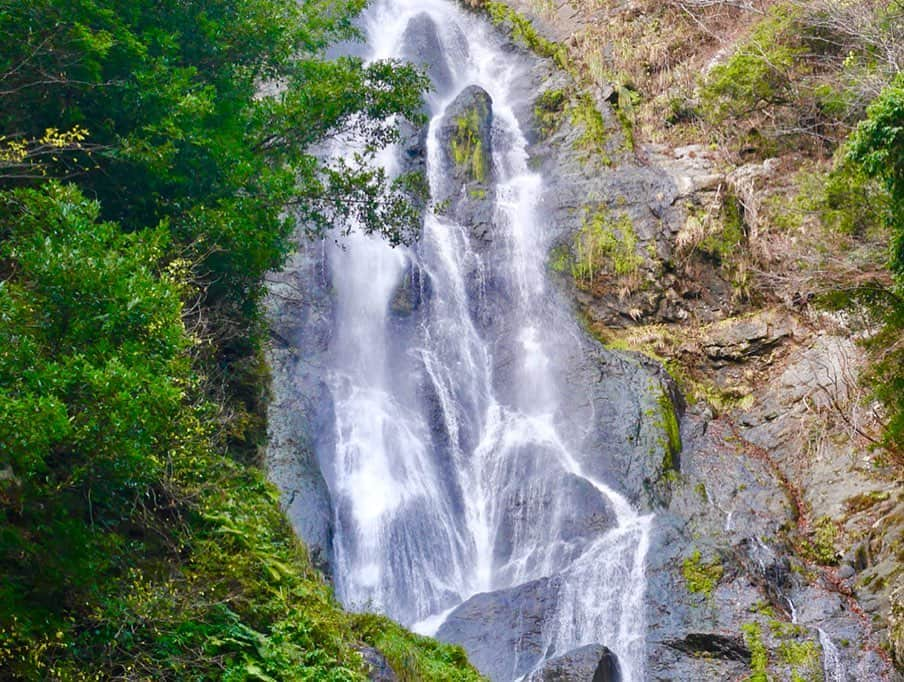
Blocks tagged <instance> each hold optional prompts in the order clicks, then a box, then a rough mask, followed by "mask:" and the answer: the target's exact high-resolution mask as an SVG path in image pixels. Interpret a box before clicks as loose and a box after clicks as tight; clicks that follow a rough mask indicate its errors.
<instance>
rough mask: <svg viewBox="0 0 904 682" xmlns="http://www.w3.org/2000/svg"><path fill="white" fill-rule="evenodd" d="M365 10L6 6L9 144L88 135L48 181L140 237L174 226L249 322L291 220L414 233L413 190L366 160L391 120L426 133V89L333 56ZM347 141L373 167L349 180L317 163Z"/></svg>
mask: <svg viewBox="0 0 904 682" xmlns="http://www.w3.org/2000/svg"><path fill="white" fill-rule="evenodd" d="M362 7H363V2H362V1H361V0H343V1H341V2H326V1H325V0H306V1H303V2H290V1H288V0H220V1H218V2H213V1H208V2H191V3H186V2H180V1H177V0H165V1H164V2H150V1H148V0H140V1H138V2H130V3H128V4H127V5H123V3H121V2H116V1H115V0H75V1H68V0H35V1H34V2H28V3H22V2H18V0H16V1H15V2H11V1H10V0H2V4H0V38H2V40H0V91H2V93H3V95H4V97H3V98H0V131H2V132H3V133H5V134H6V136H7V139H8V140H13V141H19V142H20V143H21V142H22V141H34V140H39V139H40V138H41V137H42V136H44V135H45V133H46V131H47V130H48V129H56V130H59V131H64V133H65V132H68V131H72V130H87V131H88V141H85V143H84V144H72V145H69V146H67V148H66V149H63V150H59V151H61V153H57V154H53V155H50V156H48V155H46V154H45V155H42V156H40V157H35V159H34V160H35V161H36V163H40V165H41V170H42V172H44V173H47V174H49V175H51V176H57V177H71V178H74V179H75V180H76V181H77V182H78V183H79V185H81V186H82V187H83V189H84V190H85V191H86V192H87V193H88V194H89V195H90V196H93V197H96V198H98V199H99V200H100V202H101V206H102V211H103V215H104V217H106V218H110V219H114V220H118V221H121V222H122V223H123V224H124V225H128V226H129V228H130V229H141V228H153V227H156V226H157V225H158V224H160V223H161V221H165V223H166V224H167V225H168V226H169V229H170V230H171V231H172V233H173V235H174V236H175V240H174V242H173V245H174V248H180V249H186V248H187V249H188V251H187V255H188V257H190V258H192V259H193V260H195V261H198V266H197V268H196V273H197V274H199V275H201V276H202V277H203V279H204V280H205V281H206V282H207V284H208V287H207V289H206V290H205V291H206V294H207V295H208V296H209V297H210V298H211V300H213V301H220V300H225V301H227V303H228V304H229V305H235V306H237V307H238V308H239V309H240V310H243V311H244V312H246V313H247V311H248V306H249V305H251V306H253V303H254V300H255V297H256V295H257V294H259V281H260V276H261V275H262V274H263V273H264V272H266V271H267V270H268V269H272V268H274V267H277V266H278V265H279V264H280V263H281V261H282V259H283V258H284V256H285V254H286V252H287V251H288V248H289V246H288V239H289V237H290V234H291V231H292V229H293V227H294V222H293V221H292V220H291V219H289V218H288V217H287V216H286V215H285V213H284V209H285V208H286V206H287V205H292V206H293V207H294V208H295V209H296V211H297V213H298V215H299V216H300V218H301V219H302V221H303V224H304V225H305V227H306V228H307V229H308V231H309V233H312V234H317V235H319V234H323V233H324V232H325V231H326V230H328V229H330V228H333V227H342V228H346V229H349V228H351V227H358V228H360V229H363V230H365V231H372V232H378V233H383V234H385V235H387V236H388V237H389V238H390V239H392V240H393V241H406V240H408V239H410V238H411V236H412V235H413V234H414V232H415V231H416V228H417V214H416V212H415V211H413V210H412V209H411V207H410V205H409V204H408V202H407V201H405V193H404V192H403V191H402V189H403V187H401V186H400V185H398V184H396V185H394V184H393V183H392V182H391V181H390V180H389V179H388V178H387V177H386V176H385V174H383V173H382V172H380V171H379V170H377V169H375V168H374V167H373V164H372V161H373V157H374V153H375V152H376V151H377V150H378V149H379V148H381V147H383V146H385V145H386V144H387V143H389V142H391V141H392V140H393V139H395V136H396V128H395V125H394V122H393V117H394V116H395V115H401V116H408V117H412V118H414V117H417V116H418V113H417V112H418V109H419V106H420V103H421V93H422V91H423V90H424V88H425V87H426V80H425V79H424V77H423V76H422V75H421V74H420V73H419V72H417V71H415V70H414V69H412V68H410V67H405V66H401V65H399V64H390V63H383V62H378V63H375V64H370V65H364V64H362V63H361V61H360V60H356V59H351V58H341V59H335V60H327V59H325V58H324V57H323V51H324V49H325V48H326V47H327V46H328V45H329V44H331V43H333V42H335V41H336V40H342V39H349V38H352V37H354V29H353V28H352V24H351V21H352V18H353V17H354V16H355V14H357V12H358V11H359V10H360V9H361V8H362ZM337 136H348V137H354V138H357V139H359V140H362V141H363V142H364V150H365V151H363V152H362V153H361V154H360V155H359V156H358V157H356V158H355V159H354V160H353V161H350V162H346V163H339V164H337V163H329V162H326V161H324V160H322V158H321V157H320V156H319V155H317V154H315V153H314V150H315V147H317V146H318V145H321V144H322V143H323V142H324V140H326V139H330V138H335V137H337ZM89 142H90V145H91V147H90V148H88V147H86V145H87V144H88V143H89ZM89 152H90V153H89ZM31 171H33V169H31ZM24 174H25V175H35V173H34V172H27V173H24ZM13 175H15V174H13ZM0 179H2V178H0ZM15 181H16V178H15V177H12V178H7V182H6V185H7V186H9V185H10V184H15ZM182 255H186V253H183V254H182Z"/></svg>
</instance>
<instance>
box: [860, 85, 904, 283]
mask: <svg viewBox="0 0 904 682" xmlns="http://www.w3.org/2000/svg"><path fill="white" fill-rule="evenodd" d="M848 157H849V158H850V160H851V161H853V162H854V163H856V164H858V165H859V166H860V167H861V168H862V169H863V172H864V173H865V174H866V175H867V176H869V177H873V178H878V179H879V180H880V181H881V182H882V183H883V184H884V185H885V188H886V189H887V190H888V194H889V197H890V200H891V206H890V211H889V222H890V226H891V228H892V243H891V258H890V265H891V270H892V272H893V273H894V274H895V276H896V277H897V278H898V283H899V285H900V286H902V287H904V74H898V76H897V78H896V79H895V80H894V82H892V84H891V85H889V87H888V88H886V89H885V90H884V91H883V92H882V94H881V95H880V96H879V97H878V98H877V99H876V101H875V102H873V103H872V104H871V105H870V107H869V109H867V117H866V120H864V121H862V122H861V123H860V124H859V125H858V126H857V129H856V130H855V131H854V133H853V134H852V135H851V139H850V141H849V143H848Z"/></svg>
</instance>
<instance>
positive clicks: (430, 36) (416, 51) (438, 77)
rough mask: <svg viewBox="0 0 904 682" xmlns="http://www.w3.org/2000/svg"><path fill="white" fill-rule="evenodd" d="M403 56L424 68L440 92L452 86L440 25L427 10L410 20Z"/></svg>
mask: <svg viewBox="0 0 904 682" xmlns="http://www.w3.org/2000/svg"><path fill="white" fill-rule="evenodd" d="M401 53H402V56H403V57H404V58H405V59H406V60H407V61H409V62H411V63H413V64H415V65H417V66H420V67H422V68H424V69H425V70H426V72H427V75H428V76H429V77H430V80H431V81H432V82H433V86H434V88H435V89H436V91H437V92H438V93H439V94H444V93H445V92H448V90H449V88H451V87H452V72H451V70H450V69H449V64H448V62H447V61H446V56H445V52H444V51H443V44H442V41H441V40H440V37H439V27H438V26H437V25H436V22H435V21H434V20H433V19H432V18H431V17H430V15H429V14H427V13H426V12H421V13H420V14H417V15H415V16H414V17H412V18H411V19H410V20H409V21H408V26H406V27H405V31H404V33H402V49H401Z"/></svg>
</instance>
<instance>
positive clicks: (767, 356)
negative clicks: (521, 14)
mask: <svg viewBox="0 0 904 682" xmlns="http://www.w3.org/2000/svg"><path fill="white" fill-rule="evenodd" d="M510 4H512V5H513V6H515V7H517V8H519V9H522V10H525V9H529V8H527V6H526V5H525V6H524V7H519V3H518V2H517V1H514V2H512V3H510ZM563 7H564V6H563ZM563 7H562V8H559V10H558V11H557V13H554V14H552V15H551V14H545V15H544V16H543V17H542V18H538V19H539V20H538V22H537V26H538V27H539V28H540V30H541V31H543V30H546V31H547V33H546V35H547V37H549V38H552V39H563V38H567V36H568V34H569V26H570V25H571V23H573V22H575V21H576V19H575V13H574V12H566V11H565V10H564V9H563ZM430 21H431V20H430V18H429V17H427V16H426V15H425V16H424V17H422V18H421V22H422V23H429V22H430ZM432 33H435V27H433V28H432V29H431V27H430V26H422V27H421V28H420V29H418V30H413V32H412V34H411V36H409V39H408V48H407V50H408V53H409V54H410V56H411V58H412V59H413V60H414V61H416V62H417V63H420V64H423V65H427V66H429V67H430V70H431V74H432V75H433V78H434V81H435V82H436V83H437V85H438V88H439V89H440V90H441V89H442V88H443V87H444V86H443V83H446V82H447V81H448V67H447V66H443V63H442V62H441V61H440V60H438V59H437V55H436V54H435V53H436V51H437V46H436V45H435V44H433V43H431V40H430V37H429V36H430V35H431V34H432ZM512 49H516V48H514V47H513V48H512ZM525 58H529V57H528V56H527V55H525ZM533 63H534V64H535V67H534V71H533V74H532V78H533V80H534V84H535V87H534V91H535V92H537V93H538V97H537V99H536V101H535V102H534V103H533V104H532V105H531V106H528V107H526V108H525V109H524V110H523V111H521V112H520V115H521V117H522V118H523V119H524V121H525V123H529V124H530V126H531V129H532V130H531V135H532V144H531V147H530V153H531V157H532V163H533V164H534V166H535V167H537V168H539V169H541V171H542V172H543V173H544V176H545V177H546V178H547V179H548V180H550V182H549V183H548V184H547V186H546V188H545V194H544V197H543V204H544V206H545V211H546V213H547V219H548V224H549V229H550V231H552V232H553V233H554V235H555V240H554V241H555V243H556V245H557V246H556V247H555V248H554V249H553V251H552V252H551V254H550V262H549V275H550V277H551V278H553V280H554V281H555V282H556V291H555V292H554V293H553V294H552V295H554V296H556V297H558V301H559V302H560V305H561V308H562V310H563V314H572V313H574V314H578V315H580V316H582V317H583V318H584V319H585V321H586V326H587V329H588V333H587V334H586V335H585V336H584V337H583V338H581V339H580V341H579V343H577V344H576V346H575V348H574V349H572V350H571V351H570V352H573V353H574V355H575V357H574V358H572V359H571V360H570V361H569V363H566V364H568V365H569V366H572V367H574V368H575V370H574V372H575V376H573V377H570V381H571V383H572V385H574V386H577V387H580V390H575V391H574V392H573V393H572V394H571V395H567V396H565V397H564V405H563V408H562V411H563V412H564V413H565V414H567V415H569V417H568V419H570V422H571V424H572V426H573V430H574V432H576V433H582V434H584V435H583V436H582V438H583V442H584V446H585V447H588V448H592V449H593V450H594V451H595V452H598V453H599V459H598V462H599V464H598V466H599V471H598V472H595V473H598V474H599V475H600V476H601V477H602V478H604V479H605V480H609V481H616V482H617V487H618V488H619V492H622V493H623V494H624V495H625V496H626V497H627V498H628V499H630V500H631V502H632V503H633V504H635V505H637V506H639V507H641V508H643V509H646V510H648V511H650V512H652V513H654V514H655V515H656V516H655V521H654V532H653V539H652V547H651V549H650V551H649V554H648V557H649V560H648V569H647V575H648V586H647V624H648V636H647V648H648V661H647V667H646V677H647V678H648V679H650V680H663V681H665V680H721V679H737V678H743V677H745V676H749V675H754V676H757V675H759V676H760V677H754V678H753V679H767V678H766V677H765V675H771V676H772V677H774V678H776V679H788V680H791V679H807V680H809V679H814V680H816V679H825V680H831V681H832V682H838V681H842V680H881V679H899V677H896V673H895V672H894V670H893V668H892V665H891V662H890V657H889V655H888V654H887V653H886V650H885V649H884V648H883V642H884V641H885V640H886V638H887V636H888V630H887V627H888V623H889V622H891V623H892V625H894V623H896V622H897V621H895V620H894V618H895V615H894V614H892V604H893V603H894V600H893V599H891V594H892V592H893V591H894V590H895V589H896V585H897V584H898V583H896V581H899V580H900V577H899V563H900V562H899V560H898V558H897V553H898V552H899V551H900V542H901V540H900V528H901V527H902V525H904V507H902V502H901V500H900V498H899V493H898V491H897V489H896V486H895V482H894V480H893V479H890V478H889V477H888V476H887V473H886V472H885V471H883V469H882V468H881V466H879V465H878V463H879V460H877V458H876V457H875V454H874V453H873V452H871V451H870V450H869V449H868V448H867V447H866V445H865V443H864V441H863V439H862V437H861V436H860V433H859V429H858V425H859V424H860V423H861V420H863V419H865V418H866V417H865V416H864V414H863V413H862V410H864V409H865V408H862V407H861V406H860V405H861V404H860V402H858V401H859V399H860V397H861V395H860V389H859V388H858V384H857V376H858V372H859V368H860V366H861V364H862V357H861V354H860V352H859V350H858V348H857V346H856V345H855V343H854V342H853V341H852V339H851V334H850V332H849V331H848V330H847V329H846V327H845V326H844V323H843V322H844V321H843V320H836V319H833V318H831V317H830V316H828V315H825V314H821V313H818V312H816V311H813V310H811V309H810V308H809V307H808V305H807V303H808V302H807V296H806V291H804V292H803V293H802V294H801V297H800V298H798V299H797V300H790V299H789V300H788V301H785V302H782V301H775V300H770V301H766V302H764V303H763V304H760V303H751V302H749V301H742V300H739V299H738V298H737V297H736V296H735V289H734V288H733V284H732V282H731V281H729V280H730V278H729V277H727V276H726V275H725V273H724V271H723V270H721V269H720V268H719V267H718V264H717V263H714V262H713V261H712V260H711V259H709V258H707V257H700V258H698V259H697V260H695V261H693V263H692V266H691V267H690V269H688V268H685V269H683V270H681V271H679V270H678V269H677V268H675V267H674V266H673V265H672V263H674V262H675V260H676V258H675V256H676V254H677V253H679V252H680V251H681V248H682V240H683V239H686V238H687V235H688V232H689V231H690V232H692V231H694V230H695V229H697V227H696V222H695V221H699V220H700V215H701V214H700V211H699V209H700V207H702V206H707V205H711V204H712V203H713V202H714V201H716V200H717V198H718V195H719V193H720V192H722V191H724V190H723V188H724V187H727V186H729V185H730V186H731V187H733V188H734V191H736V192H740V193H743V192H747V193H748V194H749V195H750V196H751V197H755V195H756V192H757V187H758V184H757V183H758V182H759V180H758V178H762V177H763V176H764V175H768V174H770V173H775V172H777V169H776V168H775V164H769V163H766V164H754V165H751V166H750V167H746V168H739V169H734V170H729V171H727V172H726V169H725V168H722V167H721V166H720V164H719V162H718V159H717V158H716V156H715V154H714V153H713V150H711V149H709V148H707V147H703V146H700V145H688V146H684V147H679V148H670V147H666V146H653V145H646V146H645V145H643V144H642V143H639V144H637V145H636V146H635V148H634V149H631V144H629V142H628V140H627V139H626V134H627V133H626V131H625V130H624V129H623V127H622V126H621V125H620V123H619V119H618V112H617V111H616V110H614V109H613V107H612V105H611V102H610V100H612V93H611V92H596V93H591V95H590V100H589V102H590V111H589V112H588V111H587V110H585V109H583V108H578V107H572V105H570V104H564V103H563V102H562V101H561V100H560V95H559V93H562V92H575V91H576V90H577V86H576V85H575V83H574V81H573V80H572V79H571V77H570V76H568V75H566V74H563V73H562V72H561V71H559V70H557V69H555V68H554V67H553V66H551V65H550V64H549V63H547V62H544V61H541V60H533ZM586 104H587V100H583V101H582V103H581V104H580V107H585V106H586ZM593 112H596V114H594V113H593ZM596 116H598V118H596ZM599 126H602V130H603V131H605V134H604V135H601V134H590V133H591V132H593V131H592V130H591V129H596V128H598V127H599ZM598 132H599V131H598V130H597V133H598ZM438 137H439V140H440V143H441V144H440V146H441V150H442V154H443V163H444V164H445V166H446V168H447V170H448V174H449V176H450V177H452V178H453V179H454V182H451V183H449V184H448V185H447V188H448V193H447V194H446V195H445V196H442V197H434V200H435V201H436V203H437V210H438V211H445V212H448V214H449V215H451V216H454V217H455V218H456V219H457V220H459V221H461V222H462V223H464V224H466V225H468V227H469V236H470V239H471V240H472V242H473V244H474V245H475V248H477V249H479V250H480V251H481V253H482V254H484V255H485V256H486V257H487V258H492V254H493V249H494V235H493V232H492V215H491V210H492V209H491V207H492V199H493V197H492V192H493V189H492V187H493V184H492V182H491V179H492V177H493V173H494V169H493V167H492V162H491V158H492V156H491V146H492V102H491V100H490V98H489V96H488V95H487V93H486V92H484V91H483V90H481V89H480V88H476V87H474V88H468V89H466V90H465V91H464V92H462V93H461V94H460V95H458V96H457V97H456V98H455V99H454V101H453V102H452V103H451V104H450V105H449V106H448V108H447V110H446V114H445V116H444V119H443V120H442V122H441V123H440V126H439V129H438ZM404 140H405V143H404V145H403V164H406V167H407V168H409V169H414V170H418V169H420V168H422V167H423V162H424V158H425V153H424V143H425V131H423V130H411V131H407V132H406V135H405V137H404ZM748 203H749V204H750V205H754V204H755V201H753V200H750V201H748ZM747 219H748V220H752V218H751V217H750V216H748V217H747ZM625 245H628V246H627V247H626V246H625ZM588 252H592V253H594V254H596V255H595V257H596V258H597V259H598V260H596V261H593V260H592V259H588ZM588 269H589V272H588ZM327 270H328V266H327V265H326V262H325V260H324V259H323V258H322V257H321V254H320V253H319V251H318V249H317V248H311V247H306V248H305V249H303V250H302V251H301V252H300V253H299V254H298V255H297V256H296V258H295V260H294V261H293V262H292V263H291V264H290V265H289V267H287V269H286V271H285V272H284V273H282V274H280V275H278V276H275V277H274V280H273V283H272V285H271V297H270V301H271V320H272V322H273V324H272V327H273V334H274V336H273V343H272V345H271V351H270V361H271V366H272V368H273V394H274V395H273V401H272V403H271V410H270V430H271V439H270V448H269V454H268V461H269V466H270V471H271V476H272V478H273V479H274V480H275V481H276V482H277V483H278V484H279V485H280V488H281V489H282V490H283V494H284V503H285V505H286V508H287V511H288V514H289V517H290V519H291V520H292V522H293V524H294V526H295V527H296V529H297V531H298V532H299V534H300V536H301V537H302V538H303V539H304V540H305V541H306V543H307V544H308V546H309V548H310V550H311V552H312V555H313V556H314V557H315V558H317V559H318V560H319V561H320V565H321V566H322V567H323V568H324V569H325V570H327V571H328V570H329V561H330V547H331V533H332V525H331V519H332V510H331V507H330V498H329V492H328V488H327V486H326V482H325V481H324V479H323V475H322V474H321V472H320V467H319V464H318V462H317V460H316V457H315V456H314V454H313V453H314V452H315V451H316V450H317V448H318V444H317V442H316V441H317V439H318V437H319V434H324V433H328V432H329V431H330V429H331V426H330V423H329V419H330V417H329V415H330V409H329V397H328V392H327V391H326V390H325V387H324V385H323V382H322V375H321V373H320V369H321V367H322V364H323V362H324V357H325V354H326V353H327V352H328V347H329V340H330V334H331V329H332V326H331V325H332V300H331V295H330V291H329V287H328V285H327V284H326V283H327V282H328V281H329V273H328V271H327ZM607 270H608V271H607ZM600 271H603V273H602V274H600ZM478 275H479V273H476V272H475V273H472V276H471V277H470V278H469V280H470V286H475V287H476V286H484V287H486V286H489V287H490V288H491V289H493V292H494V295H493V296H483V297H477V298H476V300H479V301H481V302H482V303H481V306H480V307H479V309H475V310H474V311H472V315H473V316H474V318H475V319H477V320H482V321H483V323H484V324H489V322H490V321H491V320H497V319H500V318H504V317H505V305H506V303H505V301H506V299H505V291H504V289H503V288H501V287H494V286H493V283H492V282H490V283H487V282H486V281H478V280H479V277H478ZM430 287H431V284H430V283H429V282H426V281H423V280H422V274H421V273H419V272H418V271H417V270H416V269H412V270H411V272H409V274H408V276H407V277H406V278H405V279H404V281H403V283H402V285H401V286H400V287H399V290H398V292H397V295H396V296H395V297H394V298H393V302H392V310H393V316H394V320H395V322H394V323H395V324H397V325H398V326H399V328H400V329H402V328H407V327H406V325H409V326H410V325H412V324H413V320H414V319H415V318H416V311H417V310H418V309H419V308H420V307H421V306H422V305H424V304H425V302H426V301H429V297H430V295H431V293H430ZM600 339H602V340H603V341H606V342H608V344H609V347H604V346H603V345H602V344H601V343H600ZM637 349H641V350H643V351H644V352H638V350H637ZM505 353H506V350H505V348H500V355H501V357H503V359H504V357H505ZM662 360H665V362H666V366H667V367H668V368H669V369H670V370H672V371H673V373H674V374H675V376H674V378H673V376H672V375H670V374H669V373H668V372H667V371H666V370H665V369H664V367H663V364H662V363H661V361H662ZM500 364H502V365H504V362H501V363H500ZM502 374H503V375H504V372H503V373H502ZM676 379H677V381H676ZM320 446H323V444H322V443H321V444H320ZM323 447H326V446H323ZM575 485H576V487H575V490H574V495H573V499H574V500H575V501H576V504H577V503H579V501H580V500H582V499H587V496H586V495H582V493H581V491H580V490H579V489H578V488H579V485H578V484H577V483H576V484H575ZM504 504H507V505H509V506H510V507H511V509H510V513H511V516H512V517H513V518H516V517H517V515H518V509H517V504H518V500H517V499H515V498H512V499H511V500H508V501H504ZM577 516H578V517H579V518H580V519H581V520H582V521H581V524H578V525H576V527H575V528H574V529H573V530H574V533H575V534H576V535H580V534H581V533H594V532H598V531H599V529H600V528H601V527H607V525H608V524H611V522H612V519H611V510H608V509H606V508H588V509H586V510H582V512H581V513H580V514H578V515H577ZM582 524H583V525H582ZM557 587H558V586H557V585H556V584H555V581H553V580H547V579H544V580H538V581H534V582H533V583H529V584H526V585H522V586H519V587H516V588H512V589H509V590H499V591H496V592H492V593H487V594H482V595H477V596H475V597H473V598H472V599H470V600H469V601H467V602H466V603H465V604H463V605H461V606H460V607H458V609H456V610H455V611H454V612H453V613H452V614H451V615H450V616H449V617H448V619H447V620H446V622H445V624H444V625H443V626H442V628H441V629H440V630H439V632H438V637H440V638H441V639H445V640H448V641H453V642H457V643H461V644H463V645H465V646H466V648H467V649H468V651H469V654H470V656H471V659H472V660H473V661H474V662H475V664H476V665H477V666H478V667H479V668H480V669H481V670H482V671H483V672H485V673H487V674H489V675H490V676H491V677H493V678H497V679H503V678H505V677H506V676H508V675H509V674H510V673H511V671H513V670H514V671H516V672H517V674H525V673H528V672H530V671H531V670H532V669H533V668H534V666H535V665H536V663H537V662H538V661H540V660H542V658H543V656H544V653H545V652H544V649H543V640H542V638H541V637H540V636H539V634H540V632H541V631H542V625H543V619H544V616H545V614H546V613H547V612H548V611H549V603H548V602H551V600H554V598H555V591H556V589H557ZM897 589H898V590H899V592H900V589H901V588H900V587H897ZM897 617H898V618H900V617H901V616H900V614H897ZM889 619H891V620H889ZM899 627H900V626H899ZM897 641H898V640H895V639H894V637H892V647H894V646H895V642H897ZM604 645H605V642H601V643H599V644H598V645H591V646H589V647H583V648H581V649H577V650H575V651H573V652H569V653H568V654H566V655H564V656H561V657H559V658H556V659H553V660H550V661H547V662H546V664H545V665H544V666H543V667H542V668H541V669H540V670H536V671H534V672H533V673H532V675H531V677H530V678H529V679H530V680H534V681H539V680H593V681H594V682H601V681H603V680H617V679H619V664H618V661H617V660H616V659H615V657H614V655H612V654H611V652H609V651H608V650H607V649H606V648H605V646H604ZM898 646H900V642H898ZM899 655H900V652H899ZM389 674H390V673H389V672H388V671H387V672H386V675H389ZM387 679H392V678H391V677H387Z"/></svg>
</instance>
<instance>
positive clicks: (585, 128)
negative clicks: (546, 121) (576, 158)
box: [568, 94, 611, 165]
mask: <svg viewBox="0 0 904 682" xmlns="http://www.w3.org/2000/svg"><path fill="white" fill-rule="evenodd" d="M568 116H569V118H571V122H572V123H573V124H574V125H575V126H578V127H579V128H581V129H582V132H581V135H580V137H578V138H577V140H575V147H576V148H577V149H583V150H586V151H589V152H595V153H598V154H600V158H601V159H602V160H603V163H605V164H606V165H609V164H610V163H611V161H610V160H609V158H608V157H607V155H606V141H607V140H608V138H609V135H608V133H607V132H606V122H605V121H604V120H603V115H602V114H601V113H600V112H599V109H597V108H596V105H595V104H594V103H593V98H592V97H590V95H586V94H584V95H581V96H580V97H579V98H578V99H577V100H576V101H575V102H574V103H573V104H572V105H571V106H570V107H569V109H568Z"/></svg>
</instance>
